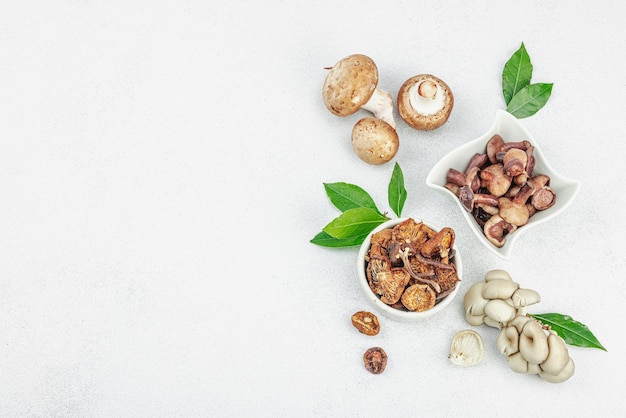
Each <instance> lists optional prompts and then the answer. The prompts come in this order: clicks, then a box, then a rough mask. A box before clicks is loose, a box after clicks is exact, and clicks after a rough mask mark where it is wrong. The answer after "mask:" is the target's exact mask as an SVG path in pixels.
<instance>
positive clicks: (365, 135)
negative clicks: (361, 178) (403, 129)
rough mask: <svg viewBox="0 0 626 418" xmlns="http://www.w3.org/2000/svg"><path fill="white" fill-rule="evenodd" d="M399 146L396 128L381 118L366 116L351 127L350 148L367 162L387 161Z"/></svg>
mask: <svg viewBox="0 0 626 418" xmlns="http://www.w3.org/2000/svg"><path fill="white" fill-rule="evenodd" d="M399 147H400V141H399V139H398V134H397V133H396V130H395V129H393V127H392V126H391V125H389V124H388V123H387V122H385V121H384V120H382V119H376V118H372V117H366V118H363V119H361V120H359V121H358V122H357V123H356V125H354V128H353V129H352V149H354V152H355V153H356V155H357V156H358V157H359V158H360V159H361V160H363V161H365V162H366V163H368V164H373V165H380V164H384V163H386V162H388V161H389V160H391V159H392V158H393V157H394V156H395V155H396V153H397V152H398V148H399Z"/></svg>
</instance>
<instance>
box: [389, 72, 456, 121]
mask: <svg viewBox="0 0 626 418" xmlns="http://www.w3.org/2000/svg"><path fill="white" fill-rule="evenodd" d="M453 106H454V96H453V94H452V90H450V87H448V85H447V84H446V83H445V82H444V81H443V80H441V79H440V78H438V77H435V76H434V75H431V74H420V75H416V76H414V77H411V78H409V79H408V80H406V81H405V82H404V83H403V84H402V86H401V87H400V91H399V92H398V112H399V113H400V116H401V117H402V119H403V120H404V121H405V122H406V124H407V125H409V126H411V127H412V128H415V129H419V130H424V131H426V130H432V129H436V128H439V127H440V126H441V125H443V124H444V123H445V122H446V121H447V120H448V118H449V117H450V112H452V107H453Z"/></svg>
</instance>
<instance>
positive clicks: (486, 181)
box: [480, 163, 512, 197]
mask: <svg viewBox="0 0 626 418" xmlns="http://www.w3.org/2000/svg"><path fill="white" fill-rule="evenodd" d="M480 179H481V182H480V184H481V186H482V187H484V188H485V189H487V190H489V193H491V194H492V195H494V196H496V197H500V196H503V195H504V194H505V193H506V192H508V191H509V188H510V187H511V182H512V179H511V176H510V175H508V174H506V173H505V172H504V165H502V164H501V163H496V164H491V165H490V166H488V167H485V168H483V169H482V170H481V171H480Z"/></svg>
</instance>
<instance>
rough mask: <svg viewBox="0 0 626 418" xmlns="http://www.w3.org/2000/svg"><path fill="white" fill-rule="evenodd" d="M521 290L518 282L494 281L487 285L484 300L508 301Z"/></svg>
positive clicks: (484, 288) (484, 289)
mask: <svg viewBox="0 0 626 418" xmlns="http://www.w3.org/2000/svg"><path fill="white" fill-rule="evenodd" d="M517 289H519V284H518V283H517V282H514V281H511V280H507V279H494V280H490V281H488V282H486V283H485V286H484V287H483V293H482V295H483V298H485V299H508V298H510V297H511V296H512V295H513V293H515V291H516V290H517Z"/></svg>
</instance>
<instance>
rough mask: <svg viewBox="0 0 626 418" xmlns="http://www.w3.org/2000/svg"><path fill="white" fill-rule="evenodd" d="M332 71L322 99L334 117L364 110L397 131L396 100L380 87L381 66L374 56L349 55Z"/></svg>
mask: <svg viewBox="0 0 626 418" xmlns="http://www.w3.org/2000/svg"><path fill="white" fill-rule="evenodd" d="M328 70H329V72H328V74H327V75H326V79H325V80H324V86H323V88H322V98H323V99H324V105H325V106H326V108H327V109H328V110H329V111H330V112H331V113H332V114H334V115H337V116H349V115H352V114H354V113H356V112H357V111H358V110H359V109H364V110H367V111H369V112H371V113H373V114H374V116H375V117H376V118H377V119H382V120H384V121H385V122H387V123H388V124H389V125H390V126H391V127H392V128H394V129H395V128H396V122H395V120H394V118H393V98H392V97H391V94H389V93H387V92H386V91H383V90H380V89H378V88H377V86H378V67H377V66H376V63H374V61H373V60H372V59H371V58H370V57H368V56H367V55H363V54H353V55H349V56H347V57H345V58H343V59H341V60H340V61H339V62H337V63H336V64H335V65H334V66H333V67H330V68H328Z"/></svg>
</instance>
